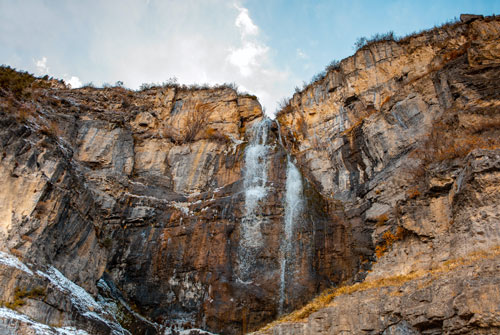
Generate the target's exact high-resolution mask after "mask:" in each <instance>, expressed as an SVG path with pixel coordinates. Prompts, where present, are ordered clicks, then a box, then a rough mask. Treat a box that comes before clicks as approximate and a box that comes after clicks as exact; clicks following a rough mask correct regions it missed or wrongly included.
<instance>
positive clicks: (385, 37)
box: [354, 31, 396, 51]
mask: <svg viewBox="0 0 500 335" xmlns="http://www.w3.org/2000/svg"><path fill="white" fill-rule="evenodd" d="M395 39H396V38H395V36H394V32H393V31H389V32H387V33H385V34H378V33H377V34H375V35H372V37H370V38H366V37H358V39H357V40H356V42H355V43H354V49H355V50H356V51H358V50H359V49H361V48H363V47H365V46H369V45H371V44H374V43H377V42H382V41H394V40H395Z"/></svg>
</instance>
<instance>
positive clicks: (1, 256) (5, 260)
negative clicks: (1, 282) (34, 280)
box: [0, 251, 33, 275]
mask: <svg viewBox="0 0 500 335" xmlns="http://www.w3.org/2000/svg"><path fill="white" fill-rule="evenodd" d="M0 264H2V265H5V266H8V267H12V268H16V269H19V270H21V271H24V272H26V273H27V274H30V275H33V271H31V270H30V269H29V268H28V267H27V266H26V265H25V264H24V263H23V262H21V261H20V260H19V259H17V258H16V257H15V256H13V255H11V254H8V253H5V252H2V251H0Z"/></svg>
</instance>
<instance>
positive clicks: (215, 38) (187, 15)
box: [0, 0, 500, 113]
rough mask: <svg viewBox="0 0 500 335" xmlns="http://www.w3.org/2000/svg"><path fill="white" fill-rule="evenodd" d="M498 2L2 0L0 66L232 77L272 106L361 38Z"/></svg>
mask: <svg viewBox="0 0 500 335" xmlns="http://www.w3.org/2000/svg"><path fill="white" fill-rule="evenodd" d="M461 13H473V14H483V15H492V14H496V15H498V14H500V0H473V1H465V0H453V1H447V0H440V1H438V0H432V1H428V0H413V1H378V0H371V1H369V0H365V1H361V0H351V1H340V0H329V1H328V0H309V1H307V0H248V1H244V0H86V1H84V0H78V1H77V0H74V1H72V0H0V64H5V65H9V66H11V67H15V68H17V69H20V70H25V71H29V72H31V73H34V74H35V75H45V74H48V75H49V76H53V77H55V78H60V79H64V80H65V81H66V82H67V83H69V84H71V85H72V87H74V88H76V87H79V86H81V85H84V84H87V83H90V82H91V83H93V84H94V85H95V86H101V85H103V84H114V83H115V82H117V81H122V82H123V83H124V86H126V87H129V88H131V89H137V88H139V87H140V85H141V84H143V83H162V82H165V81H167V80H169V79H170V78H176V79H177V81H178V83H180V84H186V85H189V84H195V83H196V84H205V83H207V84H210V85H214V84H220V83H236V84H237V86H238V87H239V90H240V91H245V92H248V93H251V94H255V95H257V96H258V98H259V100H260V102H261V103H262V105H263V106H264V107H265V108H266V109H267V112H268V113H272V112H274V111H275V110H276V108H277V102H278V101H280V100H282V99H283V98H286V97H290V96H292V94H293V92H294V88H295V87H296V86H298V87H302V84H303V82H309V81H310V79H311V77H312V76H313V75H315V74H316V73H318V72H321V71H322V70H323V69H324V68H325V66H326V65H328V64H329V63H330V62H331V61H332V60H341V59H343V58H345V57H348V56H350V55H352V54H353V53H354V51H355V50H354V48H353V45H354V43H355V42H356V40H357V38H359V37H363V36H365V37H370V36H372V35H374V34H375V33H385V32H388V31H393V32H394V33H395V34H396V35H406V34H409V33H411V32H414V31H420V30H422V29H428V28H432V27H433V26H435V25H440V24H442V23H444V22H447V21H449V20H453V19H454V18H458V17H459V16H460V14H461Z"/></svg>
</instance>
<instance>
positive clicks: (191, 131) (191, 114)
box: [184, 104, 210, 142]
mask: <svg viewBox="0 0 500 335" xmlns="http://www.w3.org/2000/svg"><path fill="white" fill-rule="evenodd" d="M209 110H210V108H209V107H208V105H207V104H198V105H196V106H195V108H194V109H193V110H190V111H188V114H187V117H186V123H185V128H186V131H185V132H184V142H193V141H194V140H195V139H196V135H198V133H199V132H200V131H201V130H202V129H203V128H204V127H205V125H206V124H207V122H208V115H209Z"/></svg>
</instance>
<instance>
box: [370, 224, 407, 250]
mask: <svg viewBox="0 0 500 335" xmlns="http://www.w3.org/2000/svg"><path fill="white" fill-rule="evenodd" d="M405 234H406V231H405V229H404V228H403V227H398V229H397V230H396V234H393V233H392V232H391V231H390V230H388V231H386V232H385V233H384V235H382V239H383V242H382V243H381V244H379V245H377V246H376V247H375V255H376V256H377V258H380V257H382V256H383V255H384V254H385V253H386V252H387V250H389V249H390V248H391V247H392V245H393V244H394V242H396V241H399V240H402V239H403V238H404V237H405Z"/></svg>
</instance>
